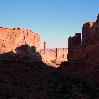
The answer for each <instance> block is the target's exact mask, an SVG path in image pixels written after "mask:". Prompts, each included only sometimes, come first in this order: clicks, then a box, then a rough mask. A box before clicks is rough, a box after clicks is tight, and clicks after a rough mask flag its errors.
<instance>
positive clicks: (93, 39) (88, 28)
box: [68, 15, 99, 61]
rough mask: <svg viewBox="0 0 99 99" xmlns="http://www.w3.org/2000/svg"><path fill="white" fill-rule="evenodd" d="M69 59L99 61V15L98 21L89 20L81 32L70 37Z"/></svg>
mask: <svg viewBox="0 0 99 99" xmlns="http://www.w3.org/2000/svg"><path fill="white" fill-rule="evenodd" d="M68 60H73V61H75V60H90V61H99V15H98V16H97V20H96V22H87V23H85V24H84V25H83V27H82V40H81V33H76V34H75V36H73V37H69V38H68Z"/></svg>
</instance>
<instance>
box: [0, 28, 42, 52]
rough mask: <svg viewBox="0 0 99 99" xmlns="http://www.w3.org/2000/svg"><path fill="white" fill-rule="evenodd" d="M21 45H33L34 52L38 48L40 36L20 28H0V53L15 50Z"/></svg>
mask: <svg viewBox="0 0 99 99" xmlns="http://www.w3.org/2000/svg"><path fill="white" fill-rule="evenodd" d="M21 45H29V46H30V47H31V46H32V47H35V48H36V52H39V50H40V36H39V35H38V34H37V33H34V32H32V31H31V30H26V29H21V28H12V29H10V28H3V27H1V28H0V53H1V54H2V53H7V52H11V51H13V52H15V53H16V48H17V47H19V46H21Z"/></svg>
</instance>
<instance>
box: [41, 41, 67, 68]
mask: <svg viewBox="0 0 99 99" xmlns="http://www.w3.org/2000/svg"><path fill="white" fill-rule="evenodd" d="M67 53H68V49H67V48H54V49H48V48H47V47H46V42H44V50H42V51H40V54H41V57H42V61H43V62H44V63H46V64H48V65H52V66H54V67H57V66H58V65H60V64H61V62H63V61H67ZM56 65H57V66H56Z"/></svg>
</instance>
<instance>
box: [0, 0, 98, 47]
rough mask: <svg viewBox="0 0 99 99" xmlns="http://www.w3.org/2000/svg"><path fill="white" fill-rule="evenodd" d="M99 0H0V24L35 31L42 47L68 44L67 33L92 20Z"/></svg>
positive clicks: (71, 34)
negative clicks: (38, 35) (44, 45)
mask: <svg viewBox="0 0 99 99" xmlns="http://www.w3.org/2000/svg"><path fill="white" fill-rule="evenodd" d="M98 13H99V0H0V26H1V27H10V28H13V27H21V28H26V29H31V30H32V31H33V32H38V34H40V36H41V42H42V43H41V47H43V42H44V41H46V43H47V47H48V48H56V47H67V46H68V40H67V39H68V37H69V36H73V35H74V34H75V33H78V32H82V26H83V24H84V23H85V22H88V21H95V20H96V17H97V14H98Z"/></svg>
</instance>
